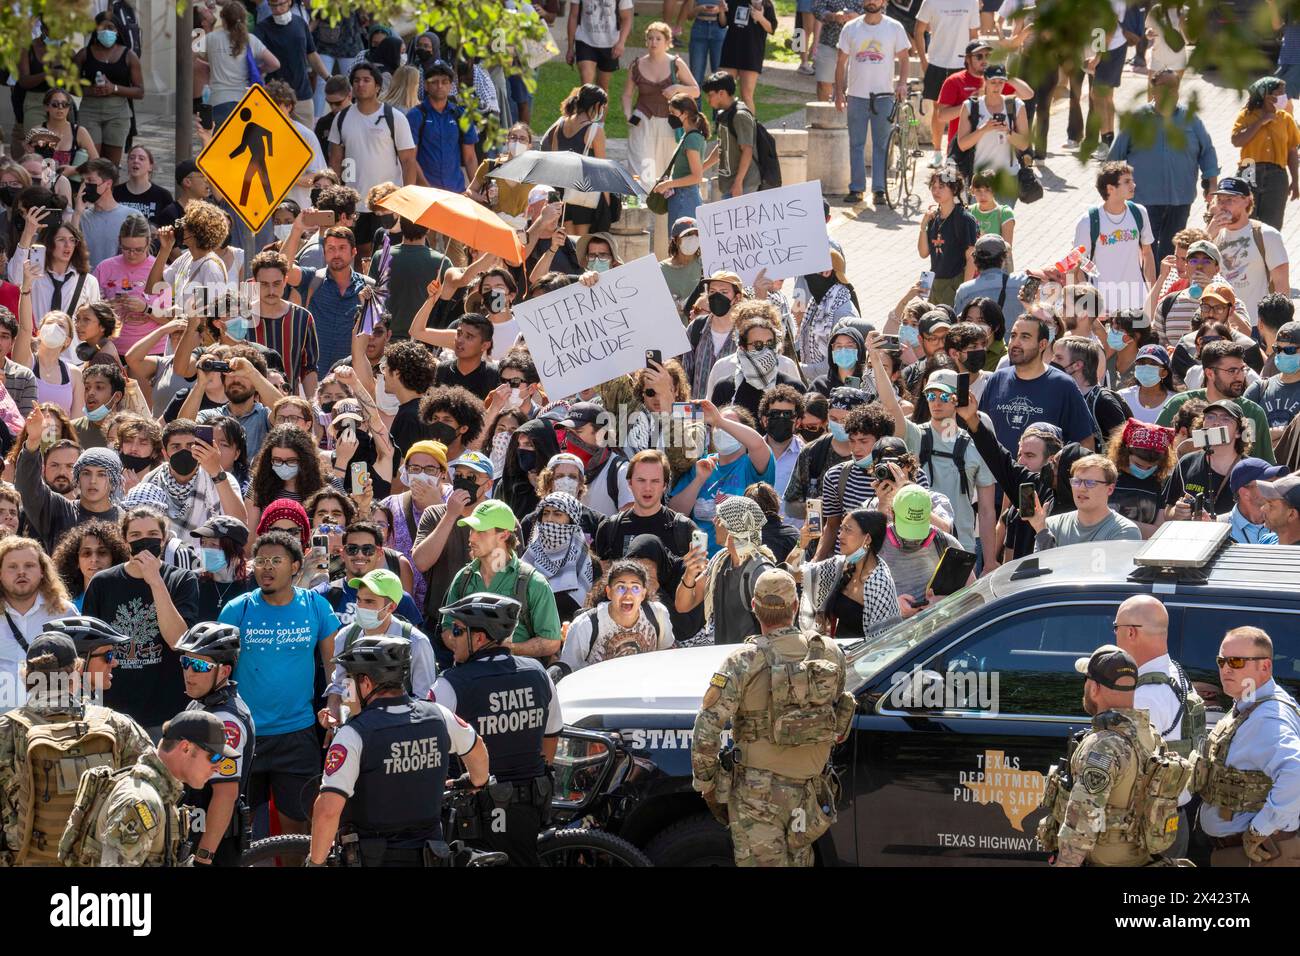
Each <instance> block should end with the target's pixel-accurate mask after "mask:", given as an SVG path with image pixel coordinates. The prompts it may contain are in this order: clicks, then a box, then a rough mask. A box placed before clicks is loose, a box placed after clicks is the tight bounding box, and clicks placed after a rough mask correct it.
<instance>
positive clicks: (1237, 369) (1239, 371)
mask: <svg viewBox="0 0 1300 956" xmlns="http://www.w3.org/2000/svg"><path fill="white" fill-rule="evenodd" d="M1207 341H1208V340H1207ZM1208 371H1211V372H1222V373H1223V374H1224V375H1232V376H1237V375H1244V374H1245V372H1246V366H1244V365H1233V366H1232V367H1230V368H1229V367H1227V366H1224V365H1220V366H1219V367H1218V368H1214V367H1211V368H1210V369H1209V370H1208Z"/></svg>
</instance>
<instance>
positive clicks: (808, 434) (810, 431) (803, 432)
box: [799, 428, 826, 441]
mask: <svg viewBox="0 0 1300 956" xmlns="http://www.w3.org/2000/svg"><path fill="white" fill-rule="evenodd" d="M825 434H826V429H824V428H801V429H799V437H800V438H802V439H803V440H804V441H816V440H817V439H819V438H821V437H822V436H823V435H825Z"/></svg>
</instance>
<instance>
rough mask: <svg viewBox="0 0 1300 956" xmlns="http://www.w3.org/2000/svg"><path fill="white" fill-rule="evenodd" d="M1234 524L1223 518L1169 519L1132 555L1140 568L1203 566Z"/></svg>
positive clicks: (1224, 539)
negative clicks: (1216, 519)
mask: <svg viewBox="0 0 1300 956" xmlns="http://www.w3.org/2000/svg"><path fill="white" fill-rule="evenodd" d="M1231 532H1232V527H1231V526H1230V525H1228V524H1226V523H1225V522H1222V521H1167V522H1165V523H1164V524H1162V525H1161V526H1160V527H1159V528H1157V529H1156V533H1155V534H1153V535H1152V536H1151V539H1150V540H1149V541H1147V543H1146V544H1144V545H1142V547H1141V548H1139V549H1138V551H1137V554H1135V555H1134V556H1133V564H1134V565H1136V566H1137V567H1140V568H1203V567H1205V565H1207V564H1208V563H1209V562H1210V559H1211V558H1213V557H1214V556H1215V555H1216V554H1218V552H1219V549H1220V548H1222V547H1223V545H1224V543H1225V542H1226V541H1227V540H1228V535H1229V534H1231Z"/></svg>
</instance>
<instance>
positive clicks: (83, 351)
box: [76, 342, 99, 362]
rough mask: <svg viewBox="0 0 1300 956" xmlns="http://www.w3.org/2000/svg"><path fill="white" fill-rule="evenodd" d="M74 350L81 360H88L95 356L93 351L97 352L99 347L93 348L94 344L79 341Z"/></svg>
mask: <svg viewBox="0 0 1300 956" xmlns="http://www.w3.org/2000/svg"><path fill="white" fill-rule="evenodd" d="M76 351H77V358H79V359H81V361H83V362H89V361H90V360H91V359H92V358H94V357H95V353H96V352H98V351H99V349H97V348H95V346H93V345H91V344H90V343H89V342H80V343H78V345H77V349H76Z"/></svg>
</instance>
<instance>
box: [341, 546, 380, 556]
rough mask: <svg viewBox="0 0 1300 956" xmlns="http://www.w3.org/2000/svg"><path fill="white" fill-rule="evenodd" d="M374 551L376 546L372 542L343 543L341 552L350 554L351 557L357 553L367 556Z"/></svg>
mask: <svg viewBox="0 0 1300 956" xmlns="http://www.w3.org/2000/svg"><path fill="white" fill-rule="evenodd" d="M375 551H376V548H375V546H374V545H373V544H345V545H344V546H343V553H344V554H347V555H351V556H352V557H356V556H357V555H358V554H363V555H365V556H366V557H367V558H369V557H371V556H372V555H374V553H375Z"/></svg>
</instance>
